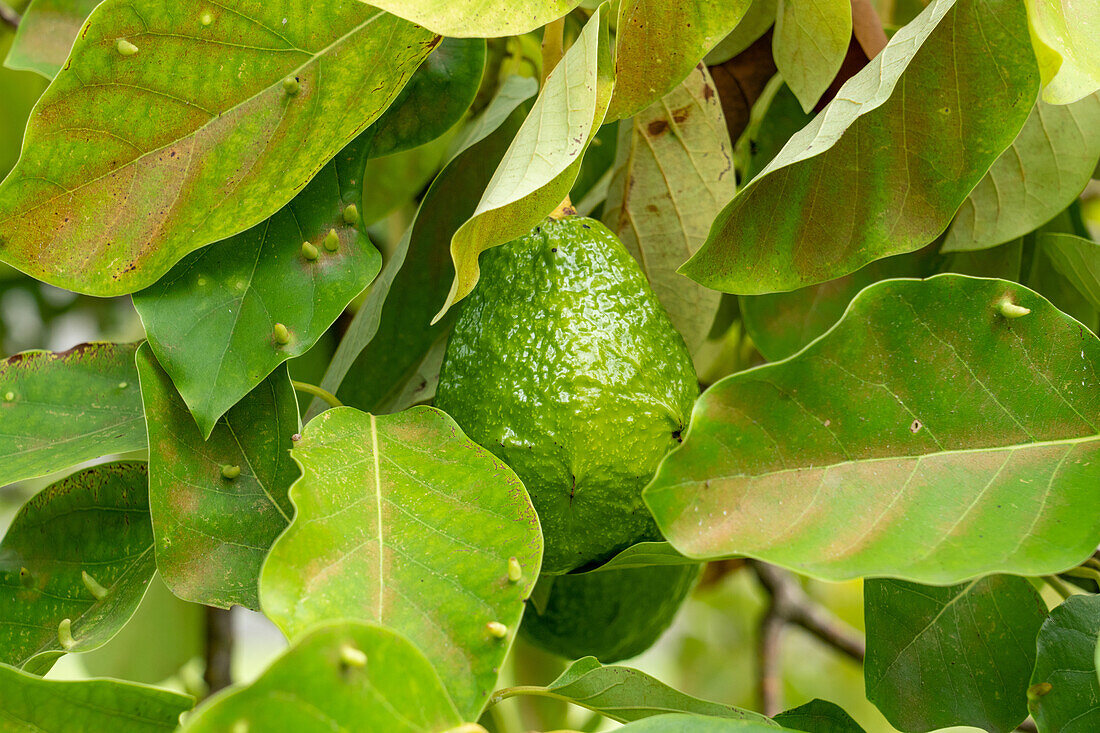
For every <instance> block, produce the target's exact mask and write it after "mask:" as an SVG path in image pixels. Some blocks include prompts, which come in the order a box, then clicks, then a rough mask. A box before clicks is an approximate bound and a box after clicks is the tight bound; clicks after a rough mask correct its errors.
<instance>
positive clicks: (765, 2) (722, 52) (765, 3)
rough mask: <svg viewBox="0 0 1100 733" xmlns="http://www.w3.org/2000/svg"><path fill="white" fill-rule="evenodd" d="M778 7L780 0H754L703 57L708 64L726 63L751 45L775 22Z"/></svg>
mask: <svg viewBox="0 0 1100 733" xmlns="http://www.w3.org/2000/svg"><path fill="white" fill-rule="evenodd" d="M778 7H779V0H752V1H751V2H750V4H749V8H748V10H746V11H745V14H744V16H742V17H741V21H740V22H739V23H738V24H737V25H736V26H735V27H734V29H733V30H732V31H730V33H729V35H727V36H726V37H725V38H723V39H722V40H721V41H719V42H718V45H717V46H715V47H714V48H713V49H711V51H710V53H708V54H707V56H706V58H705V59H703V61H704V62H705V63H706V65H707V66H718V65H719V64H724V63H726V62H727V61H729V60H730V59H732V58H733V57H734V56H736V55H738V54H739V53H741V52H742V51H744V50H745V49H746V48H748V47H749V46H751V45H752V44H753V42H754V41H756V40H757V39H758V38H760V36H762V35H764V34H765V33H767V31H768V29H769V28H771V27H772V24H774V23H775V15H776V10H777V9H778Z"/></svg>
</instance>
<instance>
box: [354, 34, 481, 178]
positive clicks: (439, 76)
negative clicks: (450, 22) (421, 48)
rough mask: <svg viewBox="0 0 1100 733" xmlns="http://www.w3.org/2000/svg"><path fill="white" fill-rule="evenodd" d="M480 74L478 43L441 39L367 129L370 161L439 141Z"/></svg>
mask: <svg viewBox="0 0 1100 733" xmlns="http://www.w3.org/2000/svg"><path fill="white" fill-rule="evenodd" d="M484 71H485V40H484V39H481V38H444V39H443V42H442V43H440V44H439V48H437V49H436V50H435V51H434V52H433V53H432V55H431V56H429V57H428V58H427V59H425V61H424V63H422V64H421V65H420V68H418V69H417V70H416V73H415V74H413V75H412V78H411V79H409V83H408V84H406V85H405V88H404V89H402V90H401V93H400V94H398V95H397V98H396V99H394V100H393V104H391V105H390V107H389V109H387V110H386V111H385V112H384V113H383V114H382V116H381V117H379V118H378V119H377V120H376V121H375V123H374V124H373V125H371V126H370V129H369V130H368V133H369V135H370V141H371V143H370V154H371V156H372V157H383V156H386V155H394V154H395V153H400V152H402V151H405V150H411V149H412V148H416V147H419V146H421V145H423V144H424V143H427V142H431V141H432V140H435V139H436V138H438V137H441V136H442V135H443V133H445V132H447V131H448V130H450V129H451V128H452V127H454V126H455V124H456V123H458V121H459V120H461V119H462V115H464V114H466V110H468V109H469V108H470V104H472V103H473V101H474V97H476V96H477V90H478V87H480V86H481V76H482V74H483V73H484ZM368 190H369V189H368Z"/></svg>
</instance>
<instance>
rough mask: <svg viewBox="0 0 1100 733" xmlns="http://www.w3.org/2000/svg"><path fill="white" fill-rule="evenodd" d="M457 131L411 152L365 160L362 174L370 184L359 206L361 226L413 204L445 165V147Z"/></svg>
mask: <svg viewBox="0 0 1100 733" xmlns="http://www.w3.org/2000/svg"><path fill="white" fill-rule="evenodd" d="M456 132H457V130H452V131H451V132H449V133H447V134H445V135H443V136H442V137H438V138H436V139H434V140H430V141H428V142H426V143H424V144H423V145H421V146H419V147H415V148H412V149H410V150H402V151H401V152H399V153H394V154H393V155H385V156H382V157H380V158H379V157H372V158H371V159H370V160H368V161H367V164H366V167H365V168H364V169H363V174H362V175H363V179H364V180H368V181H371V182H372V185H371V188H370V194H369V195H367V196H364V197H363V205H362V206H360V207H359V215H360V217H361V218H362V220H363V224H365V225H367V226H370V225H371V224H375V223H377V222H380V221H381V220H382V219H384V218H385V217H386V216H387V215H389V214H391V213H393V212H394V211H396V210H397V209H399V208H400V207H402V206H406V205H413V204H415V203H416V199H417V196H418V195H419V194H420V193H421V192H423V191H424V189H426V188H427V187H428V184H429V183H431V182H432V180H433V179H434V178H435V176H436V174H437V173H438V172H439V169H440V167H441V166H442V164H443V163H444V162H446V157H447V148H448V147H449V146H450V143H451V138H453V137H454V134H455V133H456Z"/></svg>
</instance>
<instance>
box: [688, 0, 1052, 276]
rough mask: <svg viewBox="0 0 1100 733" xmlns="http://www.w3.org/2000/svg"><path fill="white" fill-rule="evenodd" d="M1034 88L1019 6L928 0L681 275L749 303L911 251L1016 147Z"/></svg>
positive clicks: (725, 214) (745, 196)
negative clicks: (947, 62)
mask: <svg viewBox="0 0 1100 733" xmlns="http://www.w3.org/2000/svg"><path fill="white" fill-rule="evenodd" d="M951 58H966V64H960V65H956V66H951V67H948V68H945V66H944V59H951ZM1038 81H1039V80H1038V70H1037V68H1036V65H1035V60H1034V55H1033V54H1032V53H1031V46H1030V42H1029V41H1028V35H1027V18H1026V15H1025V13H1024V10H1023V8H1022V7H1020V5H1019V3H1018V2H1017V1H1016V0H990V1H989V2H986V1H985V0H959V2H954V0H935V2H933V3H931V4H930V5H929V6H928V8H927V9H925V10H924V12H923V13H921V15H920V16H919V17H918V18H917V19H916V20H914V21H913V22H912V23H910V24H909V25H907V26H905V27H904V28H902V29H901V30H899V31H898V32H897V33H896V34H895V35H894V37H893V38H892V39H891V40H890V43H889V44H888V45H887V46H886V48H885V49H884V50H883V51H882V52H881V53H880V54H878V56H876V57H875V58H874V59H873V60H872V61H871V63H870V64H868V65H867V66H866V67H865V68H864V69H863V70H862V71H860V72H859V73H858V74H856V75H855V76H853V77H852V78H851V79H849V80H848V81H847V82H846V83H845V84H844V86H842V87H841V88H840V91H839V93H838V94H837V97H836V99H834V100H833V101H832V102H830V103H829V104H828V105H827V106H826V107H825V109H824V110H823V111H822V112H821V113H820V114H818V115H817V116H816V117H814V119H813V120H812V121H811V122H810V124H809V125H807V126H806V127H805V128H803V129H802V130H801V131H800V132H798V133H797V134H796V135H794V137H792V138H791V139H790V141H789V142H788V143H787V145H786V146H785V147H784V148H783V150H782V151H780V153H779V155H777V156H776V157H775V159H774V160H772V162H771V163H770V164H769V165H768V167H767V168H766V169H765V170H764V171H763V172H761V173H760V175H758V176H757V177H756V178H754V179H753V180H752V181H751V182H750V183H749V184H748V186H746V187H745V188H744V189H743V190H742V191H741V192H740V193H739V194H738V195H737V196H735V197H734V199H733V201H731V202H730V204H729V205H728V206H727V207H726V208H725V209H724V210H723V211H722V213H721V214H720V215H719V216H718V218H717V219H716V220H715V221H714V224H713V226H712V227H711V232H710V237H709V238H708V239H707V242H706V244H704V245H703V247H702V249H700V250H699V252H698V253H696V255H695V256H694V257H693V258H692V259H691V260H689V261H688V262H687V264H685V265H684V266H683V268H682V269H681V272H683V273H684V274H686V275H687V276H688V277H690V278H691V279H693V280H695V281H697V282H699V283H701V284H703V285H706V286H708V287H712V288H715V289H719V290H724V291H727V292H732V293H738V294H742V295H756V294H763V293H770V292H776V291H781V290H792V289H794V288H798V287H803V286H806V285H812V284H814V283H819V282H824V281H826V280H831V279H834V278H837V277H840V276H841V275H845V274H848V273H850V272H854V271H855V270H857V269H859V268H860V267H862V266H863V265H865V264H867V263H868V262H871V261H873V260H876V259H879V258H882V257H886V256H888V255H892V254H900V253H903V252H910V251H913V250H916V249H919V248H920V247H922V246H924V245H925V244H928V243H929V242H931V241H932V240H933V239H935V238H936V236H937V235H939V234H940V233H941V232H942V231H943V230H944V229H945V228H946V227H947V224H948V223H949V222H950V220H951V217H952V216H953V215H954V214H955V211H956V210H957V209H958V208H959V205H960V204H962V202H963V200H965V198H966V196H967V195H968V194H969V193H970V191H971V189H973V188H974V186H975V185H976V184H977V183H978V181H979V180H980V179H981V177H982V176H983V175H985V172H986V171H987V170H988V169H989V167H990V166H991V165H992V164H993V161H994V160H996V158H997V156H998V155H1000V154H1001V151H1003V150H1004V149H1005V148H1007V147H1008V146H1009V144H1011V142H1012V140H1013V139H1014V138H1015V137H1016V133H1017V132H1019V130H1020V128H1021V127H1022V126H1023V124H1024V121H1025V120H1026V118H1027V115H1028V112H1029V111H1030V109H1031V106H1032V104H1033V102H1034V99H1035V97H1036V96H1037V93H1038ZM973 99H981V100H982V103H981V104H980V105H975V104H972V103H970V102H967V101H965V100H973Z"/></svg>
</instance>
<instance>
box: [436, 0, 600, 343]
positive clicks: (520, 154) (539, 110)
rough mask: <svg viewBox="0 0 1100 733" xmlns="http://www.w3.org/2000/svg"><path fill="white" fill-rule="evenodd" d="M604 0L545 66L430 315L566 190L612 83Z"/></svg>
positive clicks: (456, 247) (454, 245) (456, 245)
mask: <svg viewBox="0 0 1100 733" xmlns="http://www.w3.org/2000/svg"><path fill="white" fill-rule="evenodd" d="M608 12H609V11H608V6H607V3H604V4H603V5H601V6H600V7H599V8H597V9H596V11H595V13H593V15H592V17H591V19H589V21H588V23H587V24H585V26H584V30H582V31H581V35H580V37H579V38H578V39H577V41H576V42H575V43H574V44H573V45H572V47H570V49H569V50H568V51H566V53H565V56H563V57H562V60H561V61H560V62H559V63H558V65H557V66H555V67H554V70H553V71H552V72H550V76H549V77H547V79H546V83H545V84H544V85H543V88H542V91H541V92H540V93H539V98H538V100H537V101H536V102H535V106H534V107H533V108H532V109H531V112H530V114H528V115H527V119H526V120H524V122H523V126H522V127H520V129H519V132H518V133H517V134H516V138H515V140H513V141H512V145H511V146H510V147H509V148H508V151H507V152H506V153H505V154H504V159H503V160H502V161H501V162H500V165H499V166H497V169H496V172H495V173H494V174H493V178H492V180H491V181H489V185H488V186H487V187H486V189H485V192H484V193H483V194H482V197H481V201H480V202H479V203H478V205H477V209H476V210H475V211H474V214H473V216H472V217H471V218H470V219H469V220H468V221H467V222H466V223H465V224H463V225H462V226H461V227H459V229H458V231H457V232H455V234H454V237H453V239H452V240H451V257H452V259H453V260H454V265H455V279H454V283H453V284H452V285H451V291H450V294H449V295H448V296H447V302H446V303H445V304H444V306H443V308H442V310H440V312H439V313H438V314H436V317H435V322H438V321H439V320H440V319H441V318H442V317H443V315H444V314H445V313H446V312H447V311H448V310H449V309H450V308H451V306H453V305H454V304H455V303H457V302H458V301H460V300H462V299H463V298H465V297H466V296H467V295H469V294H470V292H471V291H472V290H473V289H474V286H475V285H477V281H478V277H479V276H480V272H481V271H480V269H479V268H478V264H477V258H478V256H479V255H480V254H481V253H482V252H484V251H485V250H487V249H489V248H491V247H496V246H498V245H501V244H504V243H506V242H510V241H511V240H513V239H515V238H516V237H519V236H520V235H523V234H526V233H527V232H529V231H530V230H531V229H532V228H534V227H535V225H537V224H538V223H539V222H541V221H542V220H543V219H545V218H546V216H547V215H548V214H550V213H551V212H552V211H553V210H554V209H555V208H556V207H557V206H558V205H559V204H560V203H561V202H562V200H563V199H564V198H565V197H566V195H567V194H568V193H569V190H570V189H571V188H572V187H573V181H575V180H576V178H577V173H578V171H579V170H580V166H581V159H582V158H583V156H584V150H585V148H586V147H587V146H588V142H589V140H590V139H591V138H592V136H593V135H595V134H596V131H597V130H598V129H599V127H600V125H601V124H602V122H603V119H604V114H605V113H606V112H607V105H608V102H609V101H610V99H611V90H612V87H613V85H614V79H613V77H612V68H611V63H612V60H611V48H610V46H609V45H608V30H607V13H608Z"/></svg>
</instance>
